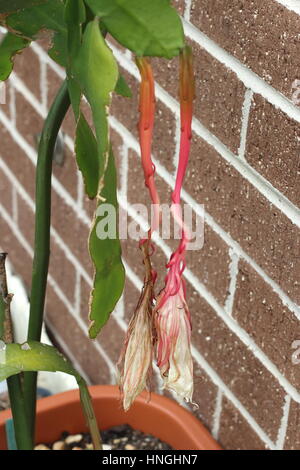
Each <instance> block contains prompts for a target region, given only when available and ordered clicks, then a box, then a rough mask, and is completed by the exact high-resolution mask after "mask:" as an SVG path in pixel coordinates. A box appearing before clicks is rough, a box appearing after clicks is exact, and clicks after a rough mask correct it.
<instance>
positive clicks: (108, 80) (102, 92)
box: [72, 19, 119, 179]
mask: <svg viewBox="0 0 300 470" xmlns="http://www.w3.org/2000/svg"><path fill="white" fill-rule="evenodd" d="M72 72H73V73H74V78H75V79H76V80H77V82H78V83H79V84H80V87H81V90H82V91H83V93H84V95H85V97H86V98H87V100H88V102H89V104H90V106H91V110H92V115H93V122H94V125H95V131H96V138H97V145H98V159H99V175H98V177H99V179H100V176H101V174H102V172H103V169H104V167H105V163H106V159H107V154H108V122H107V112H108V107H109V104H110V100H111V93H112V92H113V90H114V89H115V86H116V83H117V80H118V75H119V72H118V66H117V63H116V60H115V58H114V56H113V54H112V52H111V50H110V49H109V47H108V46H107V44H106V42H105V41H104V39H103V36H102V34H101V32H100V29H99V22H98V20H97V19H95V20H94V21H91V22H90V23H89V24H88V25H87V27H86V29H85V31H84V35H83V40H82V45H81V48H80V50H79V53H78V55H77V57H76V59H75V62H74V67H73V69H72Z"/></svg>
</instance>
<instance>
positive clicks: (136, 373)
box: [119, 57, 159, 410]
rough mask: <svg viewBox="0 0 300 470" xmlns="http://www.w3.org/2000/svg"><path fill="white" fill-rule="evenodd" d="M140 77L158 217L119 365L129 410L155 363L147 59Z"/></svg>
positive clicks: (144, 146)
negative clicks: (152, 213) (142, 282)
mask: <svg viewBox="0 0 300 470" xmlns="http://www.w3.org/2000/svg"><path fill="white" fill-rule="evenodd" d="M136 63H137V66H138V68H139V71H140V74H141V85H140V103H139V109H140V119H139V125H138V129H139V139H140V147H141V161H142V166H143V170H144V179H145V185H146V187H147V188H148V190H149V195H150V198H151V201H152V202H153V204H154V205H155V206H154V207H155V208H156V209H155V213H154V217H153V220H152V221H151V227H150V230H149V232H148V238H147V239H145V240H141V241H140V248H141V250H142V253H143V258H144V266H145V279H144V286H143V289H142V292H141V295H140V298H139V301H138V305H137V307H136V310H135V312H134V314H133V316H132V318H131V320H130V323H129V327H128V331H127V335H126V339H125V345H124V350H123V353H122V354H121V358H120V360H119V364H120V363H123V368H122V371H121V374H120V381H119V383H120V389H121V392H122V395H123V408H124V409H125V410H128V409H129V407H130V406H131V404H132V402H133V400H134V399H135V398H136V397H137V396H138V395H139V394H140V393H141V392H142V391H143V390H144V388H146V387H147V385H148V379H149V376H150V372H151V364H152V359H153V300H154V283H155V280H156V272H155V271H154V270H152V266H151V260H150V254H149V253H150V251H152V244H151V235H152V232H153V231H154V230H156V229H157V228H158V225H159V197H158V193H157V190H156V186H155V182H154V174H155V166H154V164H153V162H152V158H151V145H152V136H153V126H154V113H155V94H154V79H153V73H152V68H151V65H150V63H149V61H148V60H147V59H146V58H145V57H141V58H137V59H136Z"/></svg>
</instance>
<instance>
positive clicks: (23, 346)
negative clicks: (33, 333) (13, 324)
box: [21, 343, 31, 351]
mask: <svg viewBox="0 0 300 470" xmlns="http://www.w3.org/2000/svg"><path fill="white" fill-rule="evenodd" d="M21 349H22V350H23V351H30V350H31V347H30V346H29V344H28V343H24V344H22V345H21Z"/></svg>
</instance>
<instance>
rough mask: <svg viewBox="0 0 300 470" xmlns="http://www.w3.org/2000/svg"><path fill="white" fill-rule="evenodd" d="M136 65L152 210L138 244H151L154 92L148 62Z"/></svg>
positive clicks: (155, 199) (155, 201) (155, 223)
mask: <svg viewBox="0 0 300 470" xmlns="http://www.w3.org/2000/svg"><path fill="white" fill-rule="evenodd" d="M136 64H137V66H138V68H139V71H140V74H141V85H140V105H139V109H140V119H139V124H138V130H139V139H140V148H141V159H142V166H143V170H144V178H145V185H146V187H147V188H148V190H149V194H150V198H151V202H152V205H153V208H154V211H153V217H152V220H151V226H150V229H149V231H148V239H144V240H141V241H140V244H143V243H145V242H147V241H148V242H149V244H151V237H152V233H153V232H154V231H155V230H157V229H158V228H159V222H160V209H159V207H160V201H159V196H158V192H157V189H156V186H155V181H154V174H155V165H154V163H153V161H152V158H151V146H152V137H153V127H154V113H155V90H154V78H153V73H152V68H151V65H150V63H149V62H148V60H147V59H146V58H145V57H138V58H136ZM152 249H153V246H152ZM153 276H154V279H155V278H156V272H154V271H153Z"/></svg>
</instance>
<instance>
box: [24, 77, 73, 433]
mask: <svg viewBox="0 0 300 470" xmlns="http://www.w3.org/2000/svg"><path fill="white" fill-rule="evenodd" d="M69 106H70V99H69V93H68V88H67V83H66V81H65V82H64V83H63V84H62V86H61V88H60V89H59V91H58V93H57V95H56V97H55V99H54V101H53V104H52V106H51V109H50V111H49V113H48V116H47V118H46V121H45V124H44V127H43V131H42V135H41V139H40V143H39V149H38V159H37V167H36V194H35V201H36V209H35V242H34V259H33V268H32V282H31V295H30V316H29V325H28V340H34V341H40V338H41V331H42V325H43V317H44V305H45V295H46V286H47V276H48V267H49V255H50V218H51V176H52V159H53V152H54V148H55V143H56V139H57V135H58V132H59V129H60V127H61V124H62V121H63V119H64V117H65V115H66V113H67V111H68V108H69ZM36 385H37V373H36V372H26V373H25V377H24V394H25V401H26V405H27V409H28V418H29V425H30V429H31V435H32V436H34V430H35V414H36Z"/></svg>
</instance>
